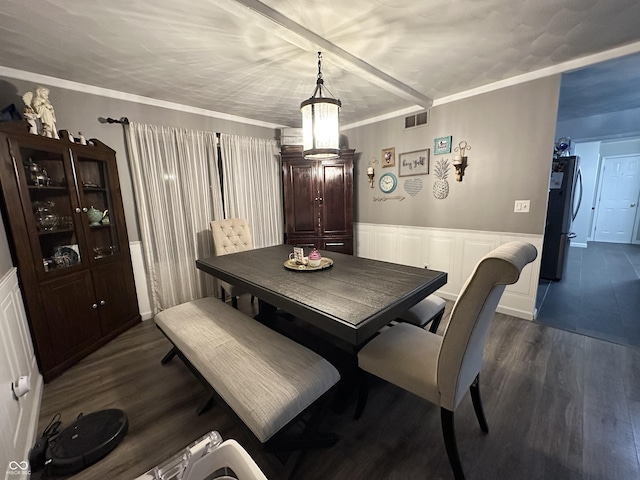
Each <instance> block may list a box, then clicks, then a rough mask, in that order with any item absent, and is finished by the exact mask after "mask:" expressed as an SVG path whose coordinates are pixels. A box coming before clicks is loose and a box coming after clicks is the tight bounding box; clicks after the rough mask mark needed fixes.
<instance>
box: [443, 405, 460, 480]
mask: <svg viewBox="0 0 640 480" xmlns="http://www.w3.org/2000/svg"><path fill="white" fill-rule="evenodd" d="M440 419H441V420H442V434H443V436H444V446H445V448H446V449H447V456H448V457H449V463H450V464H451V468H452V470H453V476H454V477H455V479H456V480H464V472H463V471H462V464H461V463H460V456H459V455H458V444H457V442H456V430H455V425H454V422H453V412H451V411H449V410H447V409H446V408H443V407H440Z"/></svg>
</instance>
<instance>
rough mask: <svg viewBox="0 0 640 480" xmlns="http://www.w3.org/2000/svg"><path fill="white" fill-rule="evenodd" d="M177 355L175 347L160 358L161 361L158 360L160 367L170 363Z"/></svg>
mask: <svg viewBox="0 0 640 480" xmlns="http://www.w3.org/2000/svg"><path fill="white" fill-rule="evenodd" d="M177 353H178V349H177V348H176V347H173V348H172V349H171V350H169V352H168V353H167V354H166V355H165V356H164V357H162V360H160V365H164V364H165V363H167V362H170V361H171V359H172V358H173V357H175V356H176V354H177Z"/></svg>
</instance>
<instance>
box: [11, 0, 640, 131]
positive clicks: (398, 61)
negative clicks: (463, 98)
mask: <svg viewBox="0 0 640 480" xmlns="http://www.w3.org/2000/svg"><path fill="white" fill-rule="evenodd" d="M265 12H266V13H265ZM269 17H270V18H269ZM639 19H640V1H638V0H517V1H516V0H429V1H426V0H423V1H416V0H348V1H345V0H339V1H338V0H324V1H323V2H317V1H315V0H263V2H262V3H260V2H258V1H257V0H237V1H236V0H209V1H206V0H181V1H175V0H171V1H169V0H154V1H152V2H148V1H146V2H142V1H139V0H110V1H108V2H106V1H98V0H92V1H82V2H79V1H77V0H2V8H1V10H0V45H2V47H0V66H3V67H9V68H14V69H18V70H24V71H27V72H33V73H38V74H43V75H48V76H53V77H57V78H61V79H65V80H71V81H75V82H79V83H83V84H88V85H93V86H98V87H103V88H107V89H112V90H116V91H120V92H125V93H129V94H135V95H141V96H145V97H150V98H154V99H158V100H164V101H169V102H174V103H178V104H182V105H187V106H191V107H197V108H203V109H206V110H212V111H216V112H221V113H226V114H231V115H236V116H239V117H244V118H248V119H254V120H257V121H261V122H267V123H268V124H274V125H283V126H284V125H288V126H299V123H300V114H299V105H300V102H301V101H302V100H304V99H305V98H308V97H309V96H310V95H311V93H312V92H313V89H314V86H315V78H316V73H317V70H316V68H317V67H316V53H315V52H316V51H317V50H318V49H322V50H323V52H324V53H323V57H324V59H323V74H324V79H325V82H326V85H327V87H328V88H329V90H330V91H331V93H332V94H333V95H334V96H336V97H338V98H340V99H341V100H342V104H343V108H342V111H341V123H342V124H350V123H354V122H359V121H364V120H366V119H369V118H372V117H376V116H379V115H385V114H389V113H391V112H396V111H399V110H403V109H408V108H411V107H414V106H415V105H416V104H420V103H421V102H420V101H419V100H416V98H417V97H412V92H413V93H416V94H417V96H418V97H419V96H422V97H423V98H424V97H429V98H432V99H434V100H437V99H439V98H442V97H446V96H449V95H453V94H456V93H460V92H464V91H467V90H470V89H473V88H476V87H481V86H484V85H487V84H490V83H493V82H496V81H500V80H505V79H509V78H511V77H514V76H517V75H521V74H525V73H529V72H533V71H535V70H539V69H542V68H545V67H550V66H553V65H556V64H560V63H563V62H567V61H570V60H573V59H577V58H580V57H584V56H587V55H591V54H595V53H598V52H602V51H605V50H608V49H611V48H615V47H618V46H622V45H626V44H630V43H634V42H638V41H640V28H638V20H639ZM274 20H275V21H274ZM637 73H638V72H637V70H635V73H634V74H635V79H636V82H637V79H638V76H637ZM576 75H577V74H576ZM636 84H637V83H636ZM407 92H408V93H407ZM53 101H54V104H55V99H53ZM608 105H609V106H610V105H611V103H609V104H608ZM422 106H424V105H422ZM567 108H569V107H567ZM134 120H135V119H134Z"/></svg>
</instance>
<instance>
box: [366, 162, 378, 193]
mask: <svg viewBox="0 0 640 480" xmlns="http://www.w3.org/2000/svg"><path fill="white" fill-rule="evenodd" d="M377 162H378V160H376V157H371V160H369V167H368V168H367V177H369V186H370V187H371V188H373V177H374V176H375V172H374V170H373V166H374V165H375V164H376V163H377Z"/></svg>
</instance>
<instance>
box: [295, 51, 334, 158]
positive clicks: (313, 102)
mask: <svg viewBox="0 0 640 480" xmlns="http://www.w3.org/2000/svg"><path fill="white" fill-rule="evenodd" d="M323 88H324V89H325V90H327V91H328V89H327V88H326V87H324V80H323V79H322V53H321V52H318V77H317V79H316V89H315V90H314V91H313V95H311V98H309V99H308V100H305V101H304V102H302V103H301V104H300V111H301V112H302V143H303V149H302V154H303V155H304V158H310V159H328V158H338V157H339V156H340V145H339V144H340V123H339V120H338V113H339V112H340V107H341V106H342V104H341V103H340V100H336V99H335V98H331V97H323V96H322V89H323ZM329 94H331V92H329Z"/></svg>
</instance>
